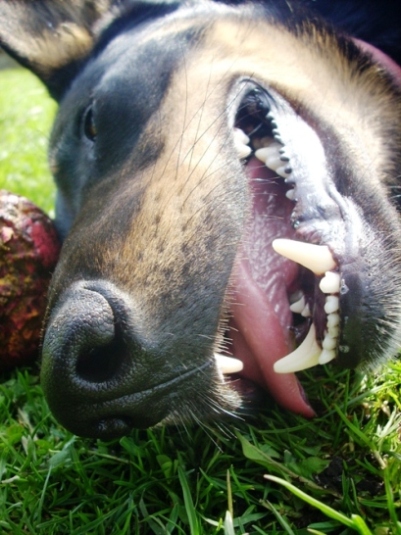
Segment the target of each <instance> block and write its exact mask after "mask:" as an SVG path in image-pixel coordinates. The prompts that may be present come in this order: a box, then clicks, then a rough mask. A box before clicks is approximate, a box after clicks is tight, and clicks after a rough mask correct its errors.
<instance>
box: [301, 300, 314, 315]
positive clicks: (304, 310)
mask: <svg viewBox="0 0 401 535" xmlns="http://www.w3.org/2000/svg"><path fill="white" fill-rule="evenodd" d="M301 316H303V317H304V318H310V317H311V316H312V314H311V311H310V307H309V303H306V305H305V308H304V309H303V311H302V312H301Z"/></svg>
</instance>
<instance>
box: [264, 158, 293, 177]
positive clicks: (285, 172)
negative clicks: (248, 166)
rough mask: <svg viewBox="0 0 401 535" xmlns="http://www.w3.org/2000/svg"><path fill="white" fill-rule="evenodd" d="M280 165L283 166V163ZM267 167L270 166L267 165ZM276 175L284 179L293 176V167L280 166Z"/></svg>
mask: <svg viewBox="0 0 401 535" xmlns="http://www.w3.org/2000/svg"><path fill="white" fill-rule="evenodd" d="M280 163H281V164H282V163H283V162H280ZM266 165H267V163H266ZM267 167H269V166H268V165H267ZM276 173H277V174H278V175H280V176H281V177H282V178H287V176H288V175H289V174H291V167H288V166H287V165H280V167H277V168H276Z"/></svg>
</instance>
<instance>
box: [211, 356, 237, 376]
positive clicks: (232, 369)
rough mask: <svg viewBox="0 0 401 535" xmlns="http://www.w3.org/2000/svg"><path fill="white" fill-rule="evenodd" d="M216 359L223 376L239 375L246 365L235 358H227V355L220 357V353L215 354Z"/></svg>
mask: <svg viewBox="0 0 401 535" xmlns="http://www.w3.org/2000/svg"><path fill="white" fill-rule="evenodd" d="M214 358H215V361H216V364H217V368H218V369H219V370H220V371H221V373H223V374H228V373H237V372H240V371H241V370H242V369H243V367H244V364H243V362H242V361H241V360H239V359H236V358H233V357H227V356H226V355H220V353H215V354H214Z"/></svg>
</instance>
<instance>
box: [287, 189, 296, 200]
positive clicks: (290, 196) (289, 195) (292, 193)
mask: <svg viewBox="0 0 401 535" xmlns="http://www.w3.org/2000/svg"><path fill="white" fill-rule="evenodd" d="M285 196H286V197H287V199H290V201H295V190H294V189H289V190H288V191H286V193H285Z"/></svg>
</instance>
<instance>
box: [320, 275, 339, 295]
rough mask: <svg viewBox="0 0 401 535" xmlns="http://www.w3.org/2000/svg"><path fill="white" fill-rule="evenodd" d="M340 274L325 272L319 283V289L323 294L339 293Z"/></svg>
mask: <svg viewBox="0 0 401 535" xmlns="http://www.w3.org/2000/svg"><path fill="white" fill-rule="evenodd" d="M340 280H341V277H340V274H339V273H336V272H334V271H327V272H326V274H325V276H324V277H323V279H322V280H321V281H320V283H319V288H320V289H321V290H322V292H323V293H325V294H337V293H339V291H340Z"/></svg>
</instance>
